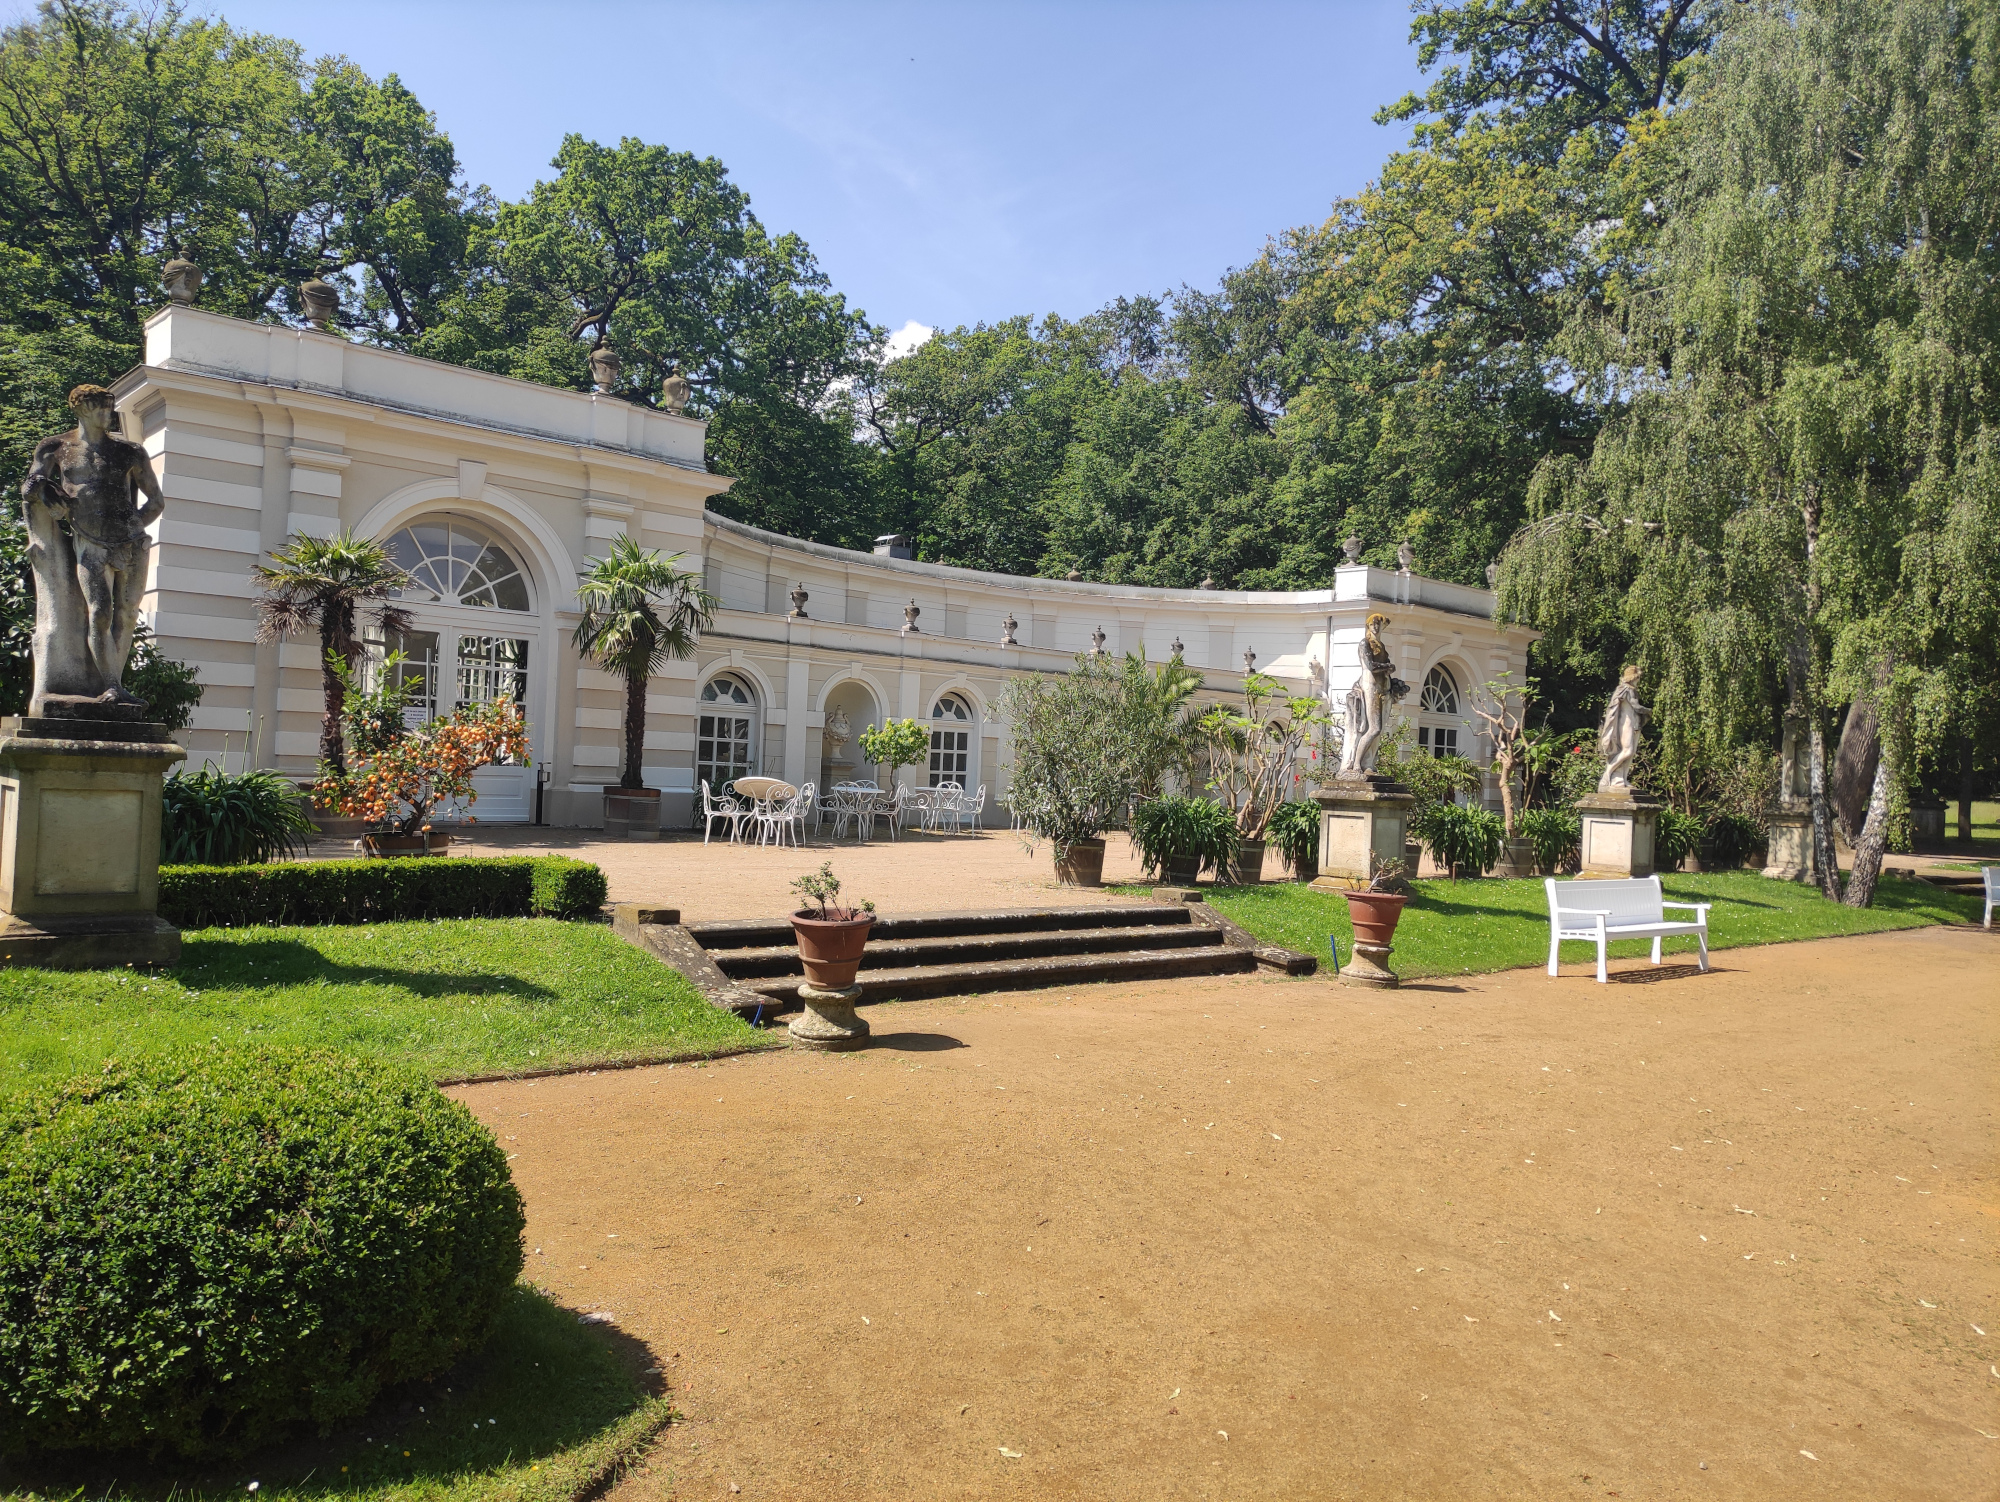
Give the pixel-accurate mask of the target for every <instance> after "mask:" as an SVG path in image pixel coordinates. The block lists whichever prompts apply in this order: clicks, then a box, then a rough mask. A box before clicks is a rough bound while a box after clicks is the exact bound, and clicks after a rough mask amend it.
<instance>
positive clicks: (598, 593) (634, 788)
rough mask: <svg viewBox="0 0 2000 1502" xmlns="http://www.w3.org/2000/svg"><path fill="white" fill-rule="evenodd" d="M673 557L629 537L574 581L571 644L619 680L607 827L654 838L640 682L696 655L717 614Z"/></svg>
mask: <svg viewBox="0 0 2000 1502" xmlns="http://www.w3.org/2000/svg"><path fill="white" fill-rule="evenodd" d="M682 557H683V555H682V554H680V553H675V554H672V555H668V554H664V553H659V552H655V551H654V550H652V549H651V548H642V547H640V546H639V544H638V543H636V542H634V541H633V540H632V539H631V538H630V537H628V536H620V537H618V538H615V539H614V540H613V541H612V544H611V547H610V549H609V550H608V551H607V552H606V553H605V556H604V557H602V558H592V559H590V560H589V566H588V567H587V568H586V569H585V570H584V574H583V578H582V579H581V580H580V581H578V583H577V586H576V598H577V603H578V604H580V605H581V606H582V607H583V618H582V619H581V620H580V621H578V622H577V626H576V646H577V650H578V651H580V652H582V653H583V654H584V656H586V657H588V658H590V659H591V660H592V661H594V662H596V663H598V664H599V665H600V666H602V667H603V668H604V669H605V670H606V671H607V672H611V673H615V674H616V675H618V676H619V677H621V678H623V679H624V680H625V757H624V765H623V767H622V769H621V770H620V772H619V777H618V785H617V786H616V787H614V788H606V789H605V790H604V823H605V827H606V828H607V829H618V828H623V829H624V830H625V831H626V832H627V833H628V834H630V835H632V836H633V837H636V838H647V837H651V838H654V839H657V838H658V837H659V831H660V790H659V789H658V788H649V787H647V786H646V779H645V771H644V763H645V754H646V685H647V684H648V683H649V682H650V681H651V680H652V676H653V674H654V673H655V672H656V671H658V670H659V669H660V668H661V667H663V666H665V665H666V664H667V663H669V662H673V661H676V660H678V659H680V658H686V657H692V656H693V655H694V649H695V643H696V641H697V640H698V639H699V637H700V634H701V632H702V631H704V630H706V629H707V628H708V626H709V625H710V624H711V623H712V622H713V620H714V617H715V605H716V601H715V597H714V596H713V595H711V594H710V593H709V592H708V591H707V590H705V589H703V588H702V587H701V583H700V581H699V579H697V578H696V576H695V575H694V574H692V573H689V572H687V571H686V570H684V569H682V568H681V567H680V562H681V558H682Z"/></svg>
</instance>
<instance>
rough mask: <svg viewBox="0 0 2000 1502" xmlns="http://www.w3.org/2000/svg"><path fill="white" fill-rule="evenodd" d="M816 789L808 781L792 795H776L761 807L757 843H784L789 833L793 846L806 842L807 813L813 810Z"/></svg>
mask: <svg viewBox="0 0 2000 1502" xmlns="http://www.w3.org/2000/svg"><path fill="white" fill-rule="evenodd" d="M816 791H817V790H816V789H815V788H814V787H813V785H812V784H811V783H810V782H808V783H807V784H805V786H803V787H801V788H799V789H798V790H797V791H796V792H794V793H793V794H792V795H791V797H789V798H786V797H783V796H778V797H774V798H772V800H771V801H770V802H769V803H768V804H766V805H765V806H764V807H762V808H760V809H759V810H758V811H757V843H758V844H759V845H767V844H779V845H782V844H784V843H785V836H786V835H787V834H789V835H790V836H791V837H792V844H793V846H794V847H802V846H803V845H804V844H805V822H806V815H807V814H809V813H811V812H812V806H813V798H814V796H815V793H816Z"/></svg>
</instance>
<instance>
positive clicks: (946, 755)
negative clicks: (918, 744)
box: [930, 694, 979, 790]
mask: <svg viewBox="0 0 2000 1502" xmlns="http://www.w3.org/2000/svg"><path fill="white" fill-rule="evenodd" d="M930 772H931V780H930V785H931V786H932V787H936V786H937V785H938V784H939V783H944V782H955V783H957V784H958V785H959V786H960V787H962V788H965V789H967V790H970V789H972V788H974V787H976V786H977V785H978V778H979V714H978V711H976V710H975V709H973V707H972V705H971V703H970V701H968V700H967V699H966V697H965V695H964V694H940V695H939V696H938V698H937V701H936V702H935V703H934V704H932V705H931V767H930Z"/></svg>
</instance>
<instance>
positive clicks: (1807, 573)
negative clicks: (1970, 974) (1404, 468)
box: [1500, 0, 2000, 906]
mask: <svg viewBox="0 0 2000 1502" xmlns="http://www.w3.org/2000/svg"><path fill="white" fill-rule="evenodd" d="M1996 17H2000V10H1996V7H1994V6H1992V5H1990V4H1980V3H1977V0H1900V3H1898V4H1895V5H1883V4H1880V3H1875V0H1806V3H1803V4H1793V5H1774V4H1762V5H1749V6H1744V7H1740V8H1738V9H1737V10H1736V12H1735V14H1733V15H1732V16H1731V17H1730V18H1729V20H1728V22H1727V23H1726V26H1725V32H1724V36H1723V39H1722V41H1721V43H1720V45H1719V46H1718V47H1717V48H1716V50H1715V52H1714V53H1713V54H1712V56H1710V57H1709V58H1707V59H1705V60H1703V61H1702V62H1701V63H1700V64H1699V65H1698V66H1699V68H1700V73H1699V76H1698V78H1697V80H1696V85H1695V87H1694V89H1693V90H1692V91H1691V93H1690V96H1689V98H1688V101H1687V103H1686V104H1685V105H1684V106H1683V107H1682V108H1681V109H1679V110H1677V111H1675V112H1674V113H1673V114H1672V115H1671V116H1667V117H1656V118H1654V119H1652V120H1651V121H1649V122H1647V123H1646V124H1645V125H1643V126H1642V127H1641V128H1640V129H1639V130H1638V131H1636V132H1635V134H1634V138H1633V141H1632V143H1631V144H1630V145H1629V146H1628V147H1627V149H1626V150H1625V152H1624V153H1623V154H1622V156H1621V158H1620V159H1619V162H1618V166H1617V171H1618V173H1619V183H1620V187H1621V190H1622V195H1623V198H1624V201H1625V205H1626V212H1625V215H1624V217H1623V219H1622V220H1620V221H1619V222H1616V223H1612V224H1607V225H1603V226H1600V227H1599V231H1598V235H1597V239H1596V243H1595V253H1596V254H1598V255H1600V256H1602V257H1603V258H1605V260H1606V262H1607V267H1606V275H1607V280H1608V281H1609V283H1610V284H1611V285H1612V286H1613V287H1614V288H1615V289H1616V295H1615V297H1614V299H1613V300H1612V302H1611V304H1610V309H1609V311H1608V312H1607V313H1603V314H1592V315H1590V316H1589V317H1579V318H1578V319H1577V320H1575V322H1574V323H1573V324H1572V326H1571V327H1570V329H1569V330H1568V332H1567V335H1566V345H1565V348H1566V353H1567V354H1568V357H1569V368H1570V370H1571V371H1572V372H1573V373H1574V378H1575V379H1578V380H1580V381H1582V382H1583V383H1585V384H1587V385H1589V386H1591V387H1593V388H1595V394H1596V395H1597V396H1598V397H1599V398H1600V399H1601V400H1603V401H1605V402H1606V403H1607V404H1609V405H1611V406H1613V407H1614V409H1615V410H1616V411H1617V412H1618V414H1619V415H1618V416H1617V417H1616V419H1615V420H1614V421H1612V422H1611V423H1609V424H1607V426H1606V428H1605V430H1604V431H1603V432H1602V433H1601V434H1600V436H1599V438H1598V441H1597V443H1596V445H1595V447H1594V449H1593V451H1592V453H1591V455H1590V457H1589V458H1588V459H1587V460H1586V461H1576V460H1562V461H1557V460H1551V461H1549V462H1547V463H1545V464H1544V465H1543V466H1542V468H1541V469H1540V471H1539V472H1538V474H1537V477H1536V480H1535V484H1534V486H1533V489H1532V491H1531V494H1530V519H1529V521H1528V522H1527V524H1526V525H1525V526H1524V527H1523V528H1522V530H1521V531H1520V532H1519V533H1517V534H1516V536H1515V537H1514V539H1513V540H1512V541H1511V542H1510V544H1509V546H1508V548H1507V550H1506V552H1505V554H1504V555H1503V558H1502V563H1501V570H1502V572H1501V580H1500V609H1501V612H1502V613H1503V614H1504V615H1506V616H1508V617H1510V618H1512V619H1516V620H1521V621H1525V622H1528V623H1530V624H1533V625H1535V626H1538V627H1540V628H1542V629H1543V630H1544V631H1545V632H1546V633H1547V635H1546V636H1545V638H1544V641H1543V643H1542V646H1541V648H1540V650H1541V651H1542V652H1543V653H1544V654H1545V656H1552V657H1553V659H1554V660H1557V661H1561V662H1564V663H1565V664H1566V665H1568V666H1570V667H1572V668H1574V669H1577V670H1580V671H1586V672H1597V673H1601V674H1602V675H1603V676H1604V677H1605V678H1606V680H1607V681H1608V680H1609V679H1610V677H1611V675H1612V674H1613V673H1615V671H1616V670H1617V667H1618V666H1619V659H1620V658H1628V659H1629V660H1632V661H1635V662H1637V663H1639V664H1640V665H1641V667H1642V668H1643V670H1644V672H1645V675H1646V681H1647V683H1648V684H1650V685H1651V686H1652V691H1653V694H1654V695H1655V702H1656V709H1657V713H1656V716H1655V725H1656V727H1657V732H1658V737H1659V740H1658V744H1657V746H1656V747H1655V748H1654V751H1655V756H1656V759H1657V761H1658V763H1659V764H1660V765H1663V766H1668V767H1671V766H1675V765H1684V764H1687V763H1689V762H1690V761H1693V760H1697V759H1699V758H1702V757H1705V756H1717V755H1722V754H1726V753H1727V752H1728V751H1729V750H1730V749H1731V748H1733V747H1735V746H1739V745H1742V744H1744V743H1746V742H1749V743H1756V742H1769V741H1770V740H1771V739H1773V738H1774V736H1775V733H1776V731H1777V728H1778V726H1779V724H1780V721H1781V717H1784V716H1790V717H1795V718H1796V720H1797V721H1798V722H1799V723H1800V725H1801V727H1802V729H1803V732H1804V736H1803V738H1804V739H1805V741H1806V743H1807V746H1808V754H1809V759H1810V787H1811V804H1812V810H1813V829H1814V843H1815V849H1816V851H1817V853H1818V857H1819V860H1818V864H1819V868H1820V871H1821V873H1822V876H1821V879H1822V882H1823V884H1824V885H1825V888H1826V891H1827V893H1828V895H1829V896H1836V897H1837V896H1841V895H1842V889H1841V886H1840V879H1839V874H1838V869H1837V865H1836V862H1835V860H1834V843H1833V821H1834V819H1835V818H1836V817H1837V814H1836V812H1835V810H1834V809H1833V808H1832V806H1831V805H1832V802H1833V800H1832V799H1830V798H1829V795H1828V767H1827V762H1828V754H1827V742H1828V737H1829V736H1830V734H1831V733H1832V732H1833V730H1834V729H1835V727H1836V726H1837V725H1838V724H1839V723H1840V718H1841V715H1842V712H1843V711H1844V710H1846V709H1847V708H1848V707H1849V706H1857V707H1859V708H1861V709H1863V710H1865V711H1866V712H1865V713H1863V714H1855V715H1851V716H1850V717H1849V719H1850V730H1852V728H1853V726H1854V725H1856V724H1861V725H1866V724H1873V725H1874V726H1876V727H1879V729H1878V734H1879V748H1877V749H1878V752H1879V754H1876V755H1874V756H1873V757H1872V758H1869V759H1872V760H1873V762H1874V764H1875V771H1874V775H1873V777H1872V780H1871V782H1870V784H1869V785H1868V796H1867V799H1866V805H1865V808H1866V812H1865V817H1863V819H1862V820H1861V821H1860V824H1859V827H1858V828H1851V829H1849V830H1848V833H1849V836H1850V838H1851V840H1852V842H1853V844H1854V847H1855V861H1854V870H1853V873H1852V875H1851V877H1850V879H1849V881H1848V883H1847V887H1846V890H1845V894H1844V895H1845V898H1846V900H1847V901H1849V902H1851V903H1854V904H1856V905H1859V906H1865V905H1866V904H1867V903H1868V902H1869V901H1870V900H1871V898H1872V895H1873V890H1874V885H1875V879H1876V876H1877V873H1878V872H1879V869H1880V865H1881V857H1882V852H1883V849H1884V845H1885V838H1886V835H1887V831H1888V823H1889V819H1890V817H1891V813H1892V811H1893V809H1894V807H1895V806H1896V804H1897V801H1898V799H1899V797H1900V796H1902V795H1903V794H1904V793H1905V792H1906V791H1907V786H1908V783H1909V780H1910V778H1911V775H1912V772H1913V769H1914V764H1915V753H1916V751H1917V750H1918V749H1919V748H1920V747H1923V746H1927V745H1932V744H1935V743H1936V742H1937V741H1939V740H1940V739H1941V738H1942V737H1944V736H1946V735H1949V734H1958V733H1962V732H1963V730H1964V729H1965V723H1966V721H1967V717H1968V716H1970V715H1972V714H1974V713H1975V712H1976V705H1977V704H1978V703H1979V702H1982V700H1983V697H1984V696H1983V694H1982V692H1981V690H1980V685H1985V684H1990V683H1991V682H1992V681H1993V679H1994V677H1995V669H1994V664H1995V661H1996V658H1995V651H1996V647H2000V630H1996V613H2000V456H1997V455H1996V454H1995V445H1996V441H2000V383H1996V376H2000V369H1996V347H2000V346H1997V345H1996V339H1995V332H1996V323H1997V322H2000V319H1996V314H2000V278H1996V276H1995V272H1996V270H2000V266H1996V259H2000V255H1997V254H1996V248H1997V247H2000V239H1997V238H1996V236H2000V112H1996V109H1995V102H1996V92H2000V19H1996ZM1846 755H1847V750H1846V748H1845V747H1844V748H1843V759H1844V758H1845V757H1846Z"/></svg>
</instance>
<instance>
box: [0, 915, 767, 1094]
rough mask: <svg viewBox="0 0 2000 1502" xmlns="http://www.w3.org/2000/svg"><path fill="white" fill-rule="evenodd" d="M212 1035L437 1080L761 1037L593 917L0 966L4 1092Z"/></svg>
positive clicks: (311, 931) (345, 931)
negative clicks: (144, 967)
mask: <svg viewBox="0 0 2000 1502" xmlns="http://www.w3.org/2000/svg"><path fill="white" fill-rule="evenodd" d="M211 1041H217V1042H223V1043H252V1042H255V1043H285V1044H299V1045H311V1046H317V1047H323V1048H337V1049H340V1050H342V1051H344V1052H348V1053H356V1054H362V1055H365V1056H368V1057H373V1058H382V1059H393V1060H395V1061H397V1062H399V1063H404V1064H410V1065H414V1066H416V1067H418V1068H420V1069H424V1070H426V1071H428V1072H429V1073H430V1075H431V1076H432V1077H433V1078H434V1079H439V1080H450V1079H462V1078H465V1077H467V1076H472V1075H483V1074H503V1073H511V1072H516V1071H521V1070H530V1069H546V1068H557V1067H565V1066H577V1065H591V1064H609V1063H618V1062H621V1061H625V1060H631V1059H644V1058H660V1057H672V1058H686V1057H700V1056H702V1055H705V1054H714V1053H722V1052H730V1051H734V1050H737V1049H742V1048H754V1047H758V1046H762V1045H768V1044H769V1043H770V1040H769V1038H768V1036H767V1035H765V1034H762V1033H759V1032H758V1031H756V1030H755V1029H753V1028H752V1027H750V1026H749V1025H748V1024H747V1023H745V1022H744V1021H743V1020H742V1019H740V1018H738V1017H736V1016H734V1015H733V1014H731V1013H728V1012H725V1011H722V1010H721V1009H719V1008H717V1007H715V1006H713V1005H711V1004H710V1003H709V1002H708V1001H706V1000H704V999H703V998H702V996H701V995H700V993H698V992H697V991H696V990H695V989H694V987H693V986H691V985H689V984H688V982H687V980H686V979H685V978H683V977H682V976H681V975H680V974H679V973H678V972H677V971H674V970H671V969H669V968H668V967H667V966H665V965H663V964H661V963H660V962H659V961H658V960H656V959H654V958H653V957H652V956H651V955H648V954H643V953H641V952H640V951H639V950H637V949H635V948H634V947H633V946H631V945H630V944H627V943H625V942H624V940H622V939H620V938H618V937H617V936H616V935H614V934H613V933H612V932H611V930H610V929H609V928H608V927H605V926H604V925H602V924H591V923H565V922H561V921H559V920H556V919H552V918H468V919H458V920H453V921H449V922H432V923H376V924H369V925H365V926H361V927H353V928H335V927H328V928H228V929H224V928H210V929H201V930H197V931H195V932H192V933H189V934H188V935H186V936H185V938H184V939H183V941H182V949H181V963H180V964H178V965H176V966H175V967H174V968H173V969H171V970H166V971H155V972H151V973H148V972H145V971H136V970H122V971H121V970H109V971H106V970H83V971H56V970H27V969H21V970H0V1091H5V1090H10V1089H12V1088H14V1087H16V1086H22V1085H31V1084H38V1083H43V1082H47V1081H51V1080H60V1079H66V1078H69V1077H71V1076H73V1075H78V1074H94V1073H97V1072H98V1071H99V1070H101V1069H102V1068H103V1067H104V1061H105V1060H106V1059H111V1058H120V1059H129V1058H133V1057H136V1056H138V1055H139V1054H141V1053H144V1052H155V1051H159V1050H164V1049H168V1048H175V1047H183V1046H188V1045H199V1044H206V1043H209V1042H211Z"/></svg>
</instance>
